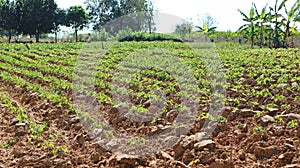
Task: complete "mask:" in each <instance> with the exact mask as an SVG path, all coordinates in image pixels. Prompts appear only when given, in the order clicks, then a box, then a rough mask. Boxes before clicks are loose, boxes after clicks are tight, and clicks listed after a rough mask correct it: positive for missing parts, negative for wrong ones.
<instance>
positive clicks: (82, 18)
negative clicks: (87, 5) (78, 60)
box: [67, 6, 89, 42]
mask: <svg viewBox="0 0 300 168" xmlns="http://www.w3.org/2000/svg"><path fill="white" fill-rule="evenodd" d="M88 21H89V16H88V15H87V13H86V11H85V9H84V8H83V7H82V6H71V7H70V8H69V9H68V10H67V26H71V27H72V28H73V29H74V31H75V37H76V42H78V31H79V30H82V29H83V28H84V27H85V26H86V25H87V24H88Z"/></svg>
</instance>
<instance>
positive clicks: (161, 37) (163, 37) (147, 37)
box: [118, 32, 183, 42]
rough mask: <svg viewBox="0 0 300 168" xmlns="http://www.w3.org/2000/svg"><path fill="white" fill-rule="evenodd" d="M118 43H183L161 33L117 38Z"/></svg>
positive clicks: (141, 33)
mask: <svg viewBox="0 0 300 168" xmlns="http://www.w3.org/2000/svg"><path fill="white" fill-rule="evenodd" d="M118 41H119V42H124V41H174V42H183V40H181V39H179V38H176V37H172V36H170V35H166V34H161V33H144V32H138V33H131V34H130V35H128V36H126V37H123V38H119V40H118Z"/></svg>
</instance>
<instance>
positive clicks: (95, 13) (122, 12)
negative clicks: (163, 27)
mask: <svg viewBox="0 0 300 168" xmlns="http://www.w3.org/2000/svg"><path fill="white" fill-rule="evenodd" d="M85 4H86V6H87V11H88V13H89V16H90V17H91V22H92V24H93V28H94V30H101V29H102V28H105V29H106V31H108V32H110V33H111V34H114V33H117V32H118V31H120V30H123V29H128V28H130V29H132V30H133V31H143V30H145V29H148V30H149V32H152V30H153V5H152V2H151V1H150V0H86V1H85ZM112 21H113V22H112ZM108 23H109V24H108ZM104 25H105V27H104Z"/></svg>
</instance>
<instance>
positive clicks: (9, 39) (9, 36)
mask: <svg viewBox="0 0 300 168" xmlns="http://www.w3.org/2000/svg"><path fill="white" fill-rule="evenodd" d="M10 41H11V31H10V30H9V31H8V43H10Z"/></svg>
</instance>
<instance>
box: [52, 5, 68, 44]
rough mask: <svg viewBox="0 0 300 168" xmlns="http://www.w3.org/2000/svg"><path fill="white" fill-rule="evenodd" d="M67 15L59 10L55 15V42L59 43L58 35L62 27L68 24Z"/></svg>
mask: <svg viewBox="0 0 300 168" xmlns="http://www.w3.org/2000/svg"><path fill="white" fill-rule="evenodd" d="M66 17H67V13H66V11H65V10H64V9H60V8H57V9H56V10H55V14H54V23H53V24H54V28H53V31H54V34H55V42H56V43H57V33H58V32H59V31H60V26H62V25H66V24H67V19H66Z"/></svg>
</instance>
